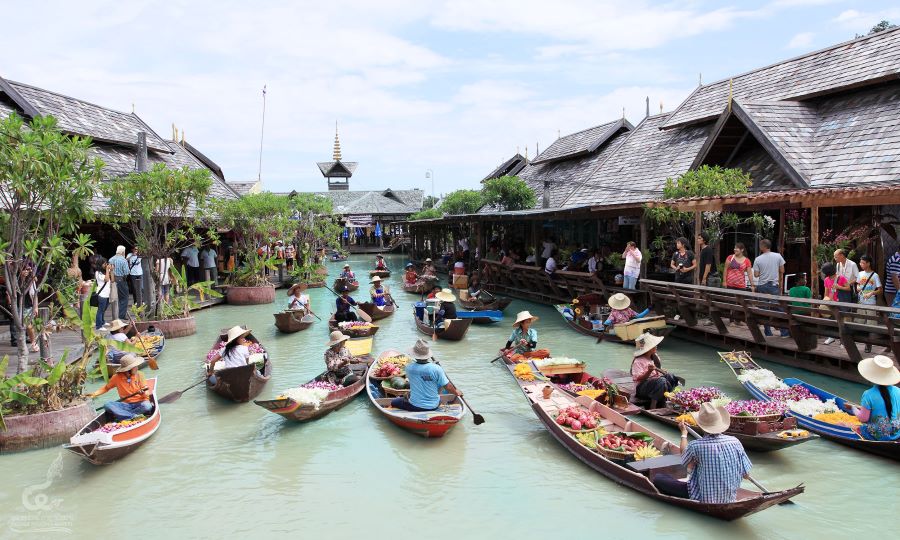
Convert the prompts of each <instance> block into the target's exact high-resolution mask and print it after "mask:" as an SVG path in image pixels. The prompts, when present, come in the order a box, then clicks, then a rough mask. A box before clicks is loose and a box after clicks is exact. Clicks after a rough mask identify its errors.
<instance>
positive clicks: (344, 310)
mask: <svg viewBox="0 0 900 540" xmlns="http://www.w3.org/2000/svg"><path fill="white" fill-rule="evenodd" d="M338 292H340V293H341V295H340V296H338V297H337V299H336V300H335V301H334V303H335V308H336V311H335V313H334V320H335V321H337V322H348V321H355V320H356V313H353V311H352V310H351V309H350V308H351V306H355V305H356V300H354V299H353V297H351V296H350V287H348V286H346V285H344V286H343V287H341V290H340V291H338Z"/></svg>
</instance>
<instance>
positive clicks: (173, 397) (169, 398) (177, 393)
mask: <svg viewBox="0 0 900 540" xmlns="http://www.w3.org/2000/svg"><path fill="white" fill-rule="evenodd" d="M182 394H184V391H183V390H176V391H174V392H172V393H171V394H166V395H164V396H163V397H162V398H160V400H159V402H160V403H172V402H173V401H178V398H180V397H181V395H182Z"/></svg>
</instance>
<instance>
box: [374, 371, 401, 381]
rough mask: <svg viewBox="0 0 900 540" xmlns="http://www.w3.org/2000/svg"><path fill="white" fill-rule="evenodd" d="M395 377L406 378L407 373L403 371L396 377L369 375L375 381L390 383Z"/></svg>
mask: <svg viewBox="0 0 900 540" xmlns="http://www.w3.org/2000/svg"><path fill="white" fill-rule="evenodd" d="M394 377H406V373H404V372H402V371H401V372H400V373H398V374H396V375H391V376H390V377H376V376H375V375H369V378H370V379H372V380H373V381H389V380H391V379H393V378H394Z"/></svg>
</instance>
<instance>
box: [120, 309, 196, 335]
mask: <svg viewBox="0 0 900 540" xmlns="http://www.w3.org/2000/svg"><path fill="white" fill-rule="evenodd" d="M134 326H135V329H136V330H137V331H138V332H146V331H147V329H148V328H149V327H151V326H155V327H156V329H157V330H159V331H160V332H162V333H163V335H164V336H166V339H171V338H178V337H184V336H192V335H194V334H196V333H197V319H195V318H194V316H193V315H191V316H190V317H185V318H182V319H163V320H161V321H135V323H134Z"/></svg>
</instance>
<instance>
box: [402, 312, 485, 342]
mask: <svg viewBox="0 0 900 540" xmlns="http://www.w3.org/2000/svg"><path fill="white" fill-rule="evenodd" d="M413 319H415V321H416V328H418V329H419V331H420V332H422V333H423V334H425V335H426V336H430V335H432V334H434V333H435V332H434V328H432V327H431V325H430V324H428V323H425V322H422V320H421V319H419V318H418V317H416V314H415V312H413ZM446 323H447V324H448V326H445V327H444V328H443V329H438V331H437V337H438V339H446V340H449V341H459V340H461V339H462V338H464V337H466V332H468V331H469V326H471V325H472V319H447V320H446Z"/></svg>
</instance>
